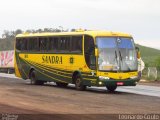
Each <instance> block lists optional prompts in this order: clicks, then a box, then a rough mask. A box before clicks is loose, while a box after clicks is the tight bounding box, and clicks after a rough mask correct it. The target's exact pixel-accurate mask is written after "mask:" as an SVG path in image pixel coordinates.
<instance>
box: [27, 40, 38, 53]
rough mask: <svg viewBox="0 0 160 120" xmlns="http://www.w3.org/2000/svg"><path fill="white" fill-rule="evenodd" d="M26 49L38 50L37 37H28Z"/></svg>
mask: <svg viewBox="0 0 160 120" xmlns="http://www.w3.org/2000/svg"><path fill="white" fill-rule="evenodd" d="M27 41H28V42H27V43H28V50H29V51H36V52H37V51H39V41H38V38H36V37H35V38H28V40H27Z"/></svg>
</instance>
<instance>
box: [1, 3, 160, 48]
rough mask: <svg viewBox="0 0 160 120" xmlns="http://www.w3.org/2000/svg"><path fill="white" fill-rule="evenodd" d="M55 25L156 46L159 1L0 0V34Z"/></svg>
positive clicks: (159, 35)
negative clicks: (120, 34)
mask: <svg viewBox="0 0 160 120" xmlns="http://www.w3.org/2000/svg"><path fill="white" fill-rule="evenodd" d="M59 26H63V29H72V28H76V29H79V28H81V29H89V30H108V31H117V32H125V33H129V34H132V35H133V37H134V40H135V42H136V43H138V44H141V45H144V46H149V47H153V48H158V49H160V0H1V7H0V36H1V34H2V33H3V31H4V30H9V31H11V30H16V29H22V30H27V29H39V28H59Z"/></svg>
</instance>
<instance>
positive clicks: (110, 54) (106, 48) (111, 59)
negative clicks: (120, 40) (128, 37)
mask: <svg viewBox="0 0 160 120" xmlns="http://www.w3.org/2000/svg"><path fill="white" fill-rule="evenodd" d="M97 45H98V49H99V58H98V65H99V70H108V71H110V70H111V71H113V70H118V65H117V64H118V63H117V59H116V57H117V53H116V38H107V37H104V38H103V37H100V38H97Z"/></svg>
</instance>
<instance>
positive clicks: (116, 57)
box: [115, 50, 119, 70]
mask: <svg viewBox="0 0 160 120" xmlns="http://www.w3.org/2000/svg"><path fill="white" fill-rule="evenodd" d="M115 59H116V63H117V68H118V70H119V63H118V56H117V52H116V50H115Z"/></svg>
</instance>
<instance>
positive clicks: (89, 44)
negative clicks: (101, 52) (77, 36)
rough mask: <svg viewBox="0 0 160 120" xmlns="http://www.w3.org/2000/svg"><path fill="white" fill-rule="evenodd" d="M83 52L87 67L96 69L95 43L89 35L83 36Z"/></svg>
mask: <svg viewBox="0 0 160 120" xmlns="http://www.w3.org/2000/svg"><path fill="white" fill-rule="evenodd" d="M84 39H85V40H84V53H85V60H86V63H87V65H88V67H89V68H90V69H92V70H95V69H96V57H95V53H94V52H95V51H94V49H95V45H94V39H93V38H92V37H91V36H88V35H85V37H84Z"/></svg>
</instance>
